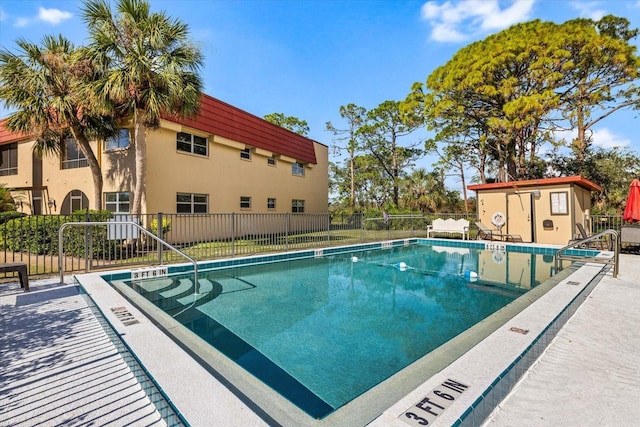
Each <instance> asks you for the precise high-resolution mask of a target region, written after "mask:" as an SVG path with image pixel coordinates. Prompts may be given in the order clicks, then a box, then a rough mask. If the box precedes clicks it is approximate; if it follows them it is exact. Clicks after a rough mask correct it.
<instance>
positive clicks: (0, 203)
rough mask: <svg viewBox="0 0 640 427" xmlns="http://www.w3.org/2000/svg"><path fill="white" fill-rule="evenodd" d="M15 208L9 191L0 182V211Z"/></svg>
mask: <svg viewBox="0 0 640 427" xmlns="http://www.w3.org/2000/svg"><path fill="white" fill-rule="evenodd" d="M15 210H16V204H15V201H14V200H13V197H12V196H11V191H9V189H7V187H6V186H5V185H4V184H0V212H10V211H15Z"/></svg>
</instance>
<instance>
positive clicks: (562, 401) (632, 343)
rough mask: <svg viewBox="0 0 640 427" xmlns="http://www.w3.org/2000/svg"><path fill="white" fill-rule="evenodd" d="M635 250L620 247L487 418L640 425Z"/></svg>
mask: <svg viewBox="0 0 640 427" xmlns="http://www.w3.org/2000/svg"><path fill="white" fill-rule="evenodd" d="M639 356H640V256H637V255H635V256H634V255H622V256H621V266H620V274H619V276H618V278H617V279H614V278H613V277H612V276H611V273H610V272H609V274H608V275H607V277H605V278H604V279H603V280H602V281H601V282H600V283H599V284H598V286H596V288H595V289H594V290H593V292H592V293H591V295H590V297H589V298H588V299H587V300H586V301H585V302H584V303H583V304H582V306H580V308H579V309H578V311H577V312H576V313H575V314H574V316H573V317H572V318H571V319H569V321H568V322H567V324H566V325H565V326H564V327H563V328H562V329H561V330H560V332H559V333H558V335H557V336H556V338H555V339H554V340H553V341H552V342H551V344H550V345H549V347H547V350H546V351H545V352H544V353H543V355H542V357H541V358H540V359H539V360H538V361H537V362H536V364H534V366H532V367H531V369H529V371H528V372H527V374H526V376H525V377H524V378H523V380H521V382H520V383H519V384H518V385H517V386H516V388H515V389H514V390H513V391H512V393H511V394H510V395H509V396H508V397H507V398H506V399H505V400H504V401H503V402H502V403H501V404H500V405H499V406H498V408H497V410H496V411H494V413H493V414H492V417H490V418H489V420H488V421H487V422H486V423H485V426H490V427H494V426H496V427H497V426H519V427H527V426H559V425H562V426H580V427H586V426H632V425H640V403H639V400H638V399H639V398H640V360H639V359H638V357H639Z"/></svg>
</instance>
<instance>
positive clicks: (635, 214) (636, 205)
mask: <svg viewBox="0 0 640 427" xmlns="http://www.w3.org/2000/svg"><path fill="white" fill-rule="evenodd" d="M622 219H623V220H625V221H629V222H640V181H638V179H634V180H633V181H631V188H629V197H627V205H626V206H625V208H624V213H623V214H622Z"/></svg>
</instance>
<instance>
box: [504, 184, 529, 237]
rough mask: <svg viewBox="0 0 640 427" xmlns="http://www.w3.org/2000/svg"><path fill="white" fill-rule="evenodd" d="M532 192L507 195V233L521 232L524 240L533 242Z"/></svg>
mask: <svg viewBox="0 0 640 427" xmlns="http://www.w3.org/2000/svg"><path fill="white" fill-rule="evenodd" d="M532 197H533V195H532V194H531V193H524V194H522V193H521V194H509V195H507V233H509V234H519V235H520V236H521V237H522V241H523V242H533V210H532V206H533V204H532V201H531V199H532Z"/></svg>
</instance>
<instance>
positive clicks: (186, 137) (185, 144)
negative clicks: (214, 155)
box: [176, 132, 209, 156]
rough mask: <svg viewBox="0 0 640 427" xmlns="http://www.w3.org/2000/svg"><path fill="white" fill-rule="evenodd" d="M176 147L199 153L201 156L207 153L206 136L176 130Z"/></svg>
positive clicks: (186, 151)
mask: <svg viewBox="0 0 640 427" xmlns="http://www.w3.org/2000/svg"><path fill="white" fill-rule="evenodd" d="M176 149H177V150H178V151H184V152H185V153H191V154H199V155H201V156H207V155H209V144H208V142H207V138H205V137H202V136H198V135H191V134H190V133H186V132H178V136H177V137H176Z"/></svg>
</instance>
